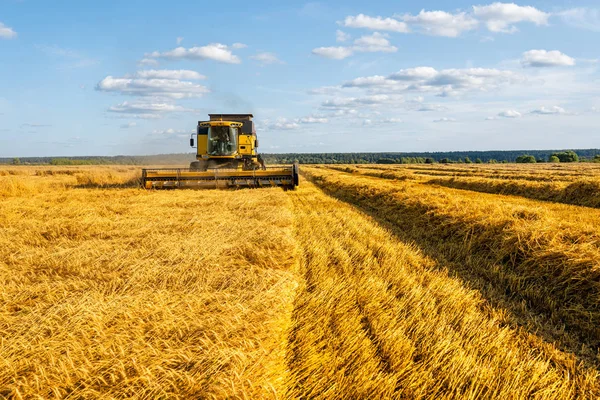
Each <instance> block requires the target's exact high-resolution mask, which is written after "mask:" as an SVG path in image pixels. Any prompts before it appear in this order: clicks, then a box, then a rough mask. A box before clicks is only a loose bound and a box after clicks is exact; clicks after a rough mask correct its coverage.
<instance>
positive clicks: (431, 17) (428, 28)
mask: <svg viewBox="0 0 600 400" xmlns="http://www.w3.org/2000/svg"><path fill="white" fill-rule="evenodd" d="M402 20H403V21H404V22H406V23H408V24H410V25H416V26H418V27H419V28H420V29H421V30H422V32H423V33H426V34H428V35H433V36H447V37H457V36H460V34H461V33H463V32H466V31H470V30H473V29H475V28H477V26H478V25H479V22H478V21H477V20H476V19H475V18H473V17H472V16H471V15H468V14H467V13H464V12H461V13H457V14H451V13H448V12H445V11H425V10H421V12H420V13H419V14H417V15H410V14H406V15H404V16H402Z"/></svg>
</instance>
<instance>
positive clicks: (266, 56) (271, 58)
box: [250, 52, 284, 65]
mask: <svg viewBox="0 0 600 400" xmlns="http://www.w3.org/2000/svg"><path fill="white" fill-rule="evenodd" d="M250 58H251V59H253V60H256V61H258V62H259V63H260V64H261V65H268V64H284V62H283V61H281V60H280V59H279V58H277V55H276V54H274V53H266V52H265V53H258V54H256V55H253V56H251V57H250Z"/></svg>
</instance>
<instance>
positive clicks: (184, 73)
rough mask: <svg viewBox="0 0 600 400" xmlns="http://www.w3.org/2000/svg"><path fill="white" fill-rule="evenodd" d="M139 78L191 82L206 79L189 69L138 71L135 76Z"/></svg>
mask: <svg viewBox="0 0 600 400" xmlns="http://www.w3.org/2000/svg"><path fill="white" fill-rule="evenodd" d="M135 75H136V76H137V77H139V78H144V79H189V80H202V79H206V76H204V75H201V74H199V73H198V72H196V71H190V70H187V69H178V70H174V69H160V70H156V69H150V70H144V71H138V72H136V74H135Z"/></svg>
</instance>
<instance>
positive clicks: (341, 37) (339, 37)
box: [335, 29, 351, 42]
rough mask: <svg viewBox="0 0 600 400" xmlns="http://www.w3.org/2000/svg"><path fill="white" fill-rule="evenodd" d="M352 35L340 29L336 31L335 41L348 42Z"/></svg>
mask: <svg viewBox="0 0 600 400" xmlns="http://www.w3.org/2000/svg"><path fill="white" fill-rule="evenodd" d="M350 38H351V36H350V35H349V34H347V33H346V32H344V31H340V30H339V29H338V30H337V31H335V41H336V42H346V41H348V40H350Z"/></svg>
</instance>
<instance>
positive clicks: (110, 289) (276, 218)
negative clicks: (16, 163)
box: [0, 164, 600, 399]
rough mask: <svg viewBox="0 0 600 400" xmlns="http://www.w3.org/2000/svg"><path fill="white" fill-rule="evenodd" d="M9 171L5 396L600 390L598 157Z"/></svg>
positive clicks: (2, 323) (1, 294)
mask: <svg viewBox="0 0 600 400" xmlns="http://www.w3.org/2000/svg"><path fill="white" fill-rule="evenodd" d="M302 171H303V178H302V180H301V182H300V187H299V188H298V189H297V190H295V191H283V190H282V189H278V188H269V189H254V190H202V191H198V190H164V191H158V190H151V191H146V190H143V189H141V188H139V182H138V179H139V176H140V173H139V168H137V167H126V166H118V167H117V166H115V167H28V166H22V167H3V168H1V169H0V280H1V282H2V285H1V286H0V398H7V399H13V398H14V399H35V398H39V399H42V398H43V399H64V398H140V399H141V398H144V399H146V398H147V399H150V398H152V399H154V398H165V399H167V398H169V399H171V398H181V399H187V398H204V399H224V398H231V399H255V398H273V399H279V398H282V399H285V398H290V399H296V398H311V399H313V398H314V399H375V398H398V399H406V398H417V399H440V398H456V399H479V398H496V399H506V398H515V399H516V398H536V399H569V398H573V399H575V398H590V399H592V398H599V397H600V358H599V354H598V349H599V348H600V330H599V328H598V326H600V264H599V261H598V260H600V233H598V229H597V227H598V226H599V225H600V210H598V208H599V207H600V184H599V182H600V168H598V167H597V166H595V165H583V164H573V165H550V164H547V165H539V166H520V165H519V166H517V165H431V166H429V165H408V166H400V165H398V166H396V165H390V166H374V165H362V166H356V165H347V166H306V167H303V168H302Z"/></svg>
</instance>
